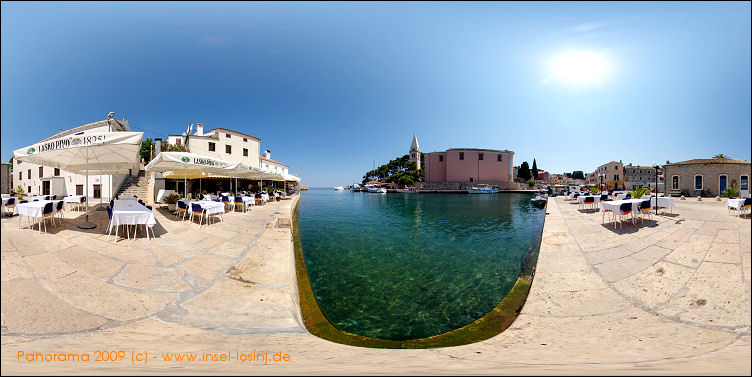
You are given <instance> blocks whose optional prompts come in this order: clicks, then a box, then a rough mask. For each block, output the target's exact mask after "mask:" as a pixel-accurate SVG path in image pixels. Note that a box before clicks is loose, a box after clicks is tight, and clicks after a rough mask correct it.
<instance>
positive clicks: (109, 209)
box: [105, 206, 112, 220]
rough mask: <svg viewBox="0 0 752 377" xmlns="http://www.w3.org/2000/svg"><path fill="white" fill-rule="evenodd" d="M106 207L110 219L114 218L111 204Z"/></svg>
mask: <svg viewBox="0 0 752 377" xmlns="http://www.w3.org/2000/svg"><path fill="white" fill-rule="evenodd" d="M105 209H106V210H107V217H109V218H110V220H112V208H110V206H107V208H105Z"/></svg>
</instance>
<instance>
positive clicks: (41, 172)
mask: <svg viewBox="0 0 752 377" xmlns="http://www.w3.org/2000/svg"><path fill="white" fill-rule="evenodd" d="M43 175H44V166H40V167H39V178H42V176H43Z"/></svg>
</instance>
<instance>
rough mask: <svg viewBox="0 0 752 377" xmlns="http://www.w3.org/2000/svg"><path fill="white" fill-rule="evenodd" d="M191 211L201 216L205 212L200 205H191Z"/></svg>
mask: <svg viewBox="0 0 752 377" xmlns="http://www.w3.org/2000/svg"><path fill="white" fill-rule="evenodd" d="M191 211H192V212H193V213H195V214H199V215H200V214H203V213H204V210H203V209H202V208H201V206H200V205H198V203H191Z"/></svg>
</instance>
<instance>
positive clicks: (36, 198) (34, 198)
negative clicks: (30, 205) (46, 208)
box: [30, 195, 51, 202]
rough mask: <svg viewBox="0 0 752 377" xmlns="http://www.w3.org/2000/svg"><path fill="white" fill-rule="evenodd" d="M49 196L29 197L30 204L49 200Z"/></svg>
mask: <svg viewBox="0 0 752 377" xmlns="http://www.w3.org/2000/svg"><path fill="white" fill-rule="evenodd" d="M50 196H51V195H34V196H32V197H31V200H30V202H33V201H35V200H36V201H39V200H50Z"/></svg>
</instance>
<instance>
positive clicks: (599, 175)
mask: <svg viewBox="0 0 752 377" xmlns="http://www.w3.org/2000/svg"><path fill="white" fill-rule="evenodd" d="M598 178H600V179H601V194H603V174H598Z"/></svg>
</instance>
